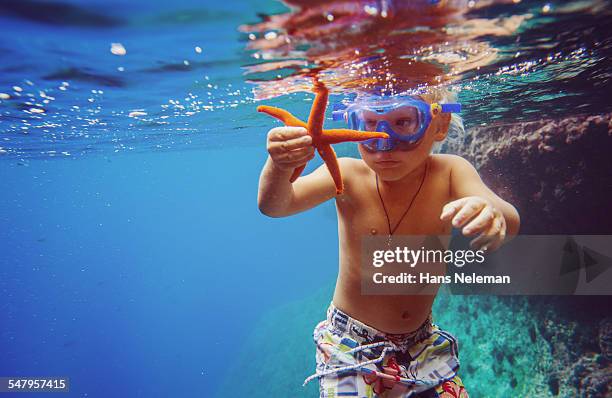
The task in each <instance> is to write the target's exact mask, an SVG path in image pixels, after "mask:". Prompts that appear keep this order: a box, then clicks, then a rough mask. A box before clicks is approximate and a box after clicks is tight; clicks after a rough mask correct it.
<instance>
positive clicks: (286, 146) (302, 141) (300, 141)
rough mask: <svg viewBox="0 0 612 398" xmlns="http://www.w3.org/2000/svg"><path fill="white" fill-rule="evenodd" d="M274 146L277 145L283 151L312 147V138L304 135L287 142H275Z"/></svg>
mask: <svg viewBox="0 0 612 398" xmlns="http://www.w3.org/2000/svg"><path fill="white" fill-rule="evenodd" d="M276 144H278V145H279V146H280V147H281V148H282V149H283V150H284V151H291V150H294V149H300V148H304V147H312V137H311V136H309V135H304V136H301V137H298V138H292V139H290V140H287V141H283V142H277V143H276Z"/></svg>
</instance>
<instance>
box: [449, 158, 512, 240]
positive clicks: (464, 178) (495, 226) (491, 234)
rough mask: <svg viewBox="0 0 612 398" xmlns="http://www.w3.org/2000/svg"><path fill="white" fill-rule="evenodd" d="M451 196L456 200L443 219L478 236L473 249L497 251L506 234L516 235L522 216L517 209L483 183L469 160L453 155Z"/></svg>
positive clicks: (471, 234)
mask: <svg viewBox="0 0 612 398" xmlns="http://www.w3.org/2000/svg"><path fill="white" fill-rule="evenodd" d="M449 158H450V159H451V173H450V193H451V196H452V198H453V199H454V200H453V201H452V202H450V203H447V204H446V205H445V206H444V208H443V209H442V214H441V215H440V219H442V220H446V221H450V220H452V224H453V226H454V227H455V228H462V233H463V235H465V236H477V237H476V238H475V239H473V240H472V242H471V244H472V246H473V247H476V248H482V249H485V250H495V249H497V248H498V247H499V246H501V244H502V243H503V241H504V239H505V238H506V235H516V234H517V233H518V230H519V225H520V217H519V214H518V212H517V211H516V209H515V208H514V206H512V205H511V204H510V203H508V202H506V201H505V200H503V199H502V198H500V197H499V196H497V195H496V194H495V192H493V191H491V190H490V189H489V187H487V186H486V185H485V184H484V182H482V180H481V178H480V176H479V175H478V172H477V171H476V169H475V168H474V166H472V165H471V164H470V163H469V162H468V161H467V160H465V159H463V158H462V157H459V156H450V157H449Z"/></svg>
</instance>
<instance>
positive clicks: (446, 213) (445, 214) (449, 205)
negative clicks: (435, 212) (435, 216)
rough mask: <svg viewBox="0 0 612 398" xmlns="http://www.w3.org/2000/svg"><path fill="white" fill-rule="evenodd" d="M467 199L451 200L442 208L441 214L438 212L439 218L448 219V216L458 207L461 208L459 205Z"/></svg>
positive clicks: (452, 214) (453, 213)
mask: <svg viewBox="0 0 612 398" xmlns="http://www.w3.org/2000/svg"><path fill="white" fill-rule="evenodd" d="M468 200H469V198H461V199H457V200H453V201H452V202H449V203H447V204H446V205H445V206H444V207H443V208H442V214H440V220H445V221H446V220H450V218H451V217H452V216H454V215H455V213H456V212H457V211H458V210H459V209H461V207H463V205H464V204H465V202H467V201H468Z"/></svg>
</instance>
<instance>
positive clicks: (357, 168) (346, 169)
mask: <svg viewBox="0 0 612 398" xmlns="http://www.w3.org/2000/svg"><path fill="white" fill-rule="evenodd" d="M338 165H339V166H340V171H341V172H342V173H343V175H344V174H346V175H347V176H349V175H353V174H367V173H369V172H371V171H372V170H371V169H370V168H369V167H368V165H367V164H366V162H364V161H363V159H356V158H350V157H341V158H338Z"/></svg>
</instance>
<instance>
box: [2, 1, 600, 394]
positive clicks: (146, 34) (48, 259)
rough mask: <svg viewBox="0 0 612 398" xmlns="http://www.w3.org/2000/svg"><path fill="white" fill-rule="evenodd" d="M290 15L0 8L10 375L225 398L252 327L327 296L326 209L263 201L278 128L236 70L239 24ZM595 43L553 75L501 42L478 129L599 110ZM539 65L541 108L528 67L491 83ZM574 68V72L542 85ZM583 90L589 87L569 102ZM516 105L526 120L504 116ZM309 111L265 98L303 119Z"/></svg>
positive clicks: (94, 5)
mask: <svg viewBox="0 0 612 398" xmlns="http://www.w3.org/2000/svg"><path fill="white" fill-rule="evenodd" d="M524 3H528V4H527V5H522V6H523V7H526V8H525V10H523V11H525V12H527V11H530V10H532V9H541V8H542V7H543V4H545V3H546V2H524ZM287 10H288V8H287V7H286V6H285V5H283V4H282V3H280V2H276V1H272V0H257V1H246V0H240V1H231V2H210V1H202V0H198V1H196V0H179V1H172V2H168V1H159V0H155V1H144V0H138V1H129V2H127V1H124V2H120V1H102V0H95V1H76V0H70V1H66V0H64V1H62V2H60V1H57V2H42V1H34V0H28V1H18V0H15V1H4V2H1V3H0V26H2V32H3V34H2V35H0V93H4V94H5V97H1V96H0V181H1V200H0V225H1V228H0V295H1V296H2V299H1V300H0V376H67V377H69V378H70V381H71V392H70V394H68V395H66V394H64V395H62V396H74V397H77V396H78V397H109V396H112V397H168V396H177V397H196V396H197V397H213V396H220V397H226V396H231V395H227V393H226V392H223V391H218V388H219V385H220V381H221V380H224V377H226V376H227V370H228V369H229V368H230V367H232V366H233V365H234V362H235V361H236V359H237V358H238V356H239V354H240V352H241V351H242V349H243V348H244V347H243V346H244V344H245V341H247V338H248V336H249V335H250V334H251V333H252V332H253V328H254V326H253V325H255V324H256V322H257V321H258V320H259V319H260V318H261V317H262V316H263V315H264V314H266V313H267V312H269V311H271V310H273V309H274V308H276V307H278V306H280V305H282V304H284V303H288V302H292V301H294V300H300V299H303V298H305V297H310V295H311V294H312V292H313V291H318V290H319V289H320V288H321V287H326V286H329V285H330V283H333V281H334V280H335V277H336V273H337V256H338V253H337V243H338V242H337V230H336V228H337V226H336V219H335V209H334V205H333V203H331V202H330V203H326V204H324V205H322V206H320V207H318V208H316V209H313V210H311V211H309V212H307V213H305V214H301V215H297V216H294V217H291V218H288V219H271V218H267V217H264V216H262V215H261V214H260V213H259V211H258V209H257V204H256V203H257V202H256V197H257V183H258V177H259V171H260V169H261V167H262V165H263V163H264V161H265V159H266V156H267V153H266V151H265V134H266V132H267V130H268V129H269V128H270V127H271V126H272V125H273V123H272V122H271V120H270V119H267V118H265V117H262V116H261V115H258V114H257V113H256V112H255V111H254V108H255V106H256V101H255V99H254V95H253V94H252V92H251V90H252V88H253V84H252V83H249V82H246V81H245V80H246V79H247V77H249V76H245V71H244V69H243V67H244V66H245V65H248V64H251V63H253V62H255V61H254V59H253V53H252V52H249V51H245V43H246V42H247V41H248V40H249V39H248V38H247V34H246V33H244V32H240V31H239V30H238V26H240V25H243V24H250V23H256V22H258V21H259V20H260V18H259V16H258V15H259V14H260V13H264V14H266V15H275V14H278V13H282V12H287ZM507 11H508V10H507V9H506V8H503V7H502V9H499V10H497V9H495V8H491V9H489V11H487V12H496V13H498V14H499V15H502V14H503V13H504V12H507ZM564 15H565V14H564ZM564 15H561V16H557V17H556V18H557V19H558V21H561V20H562V19H563V18H569V17H566V16H564ZM586 15H587V14H585V15H583V18H587V17H586ZM478 16H480V15H478ZM542 18H543V19H537V20H534V22H533V25H532V26H533V27H535V28H534V29H535V30H533V31H530V32H531V33H532V36H529V37H530V38H531V39H532V40H533V42H539V41H538V40H539V36H538V35H552V36H554V34H553V33H548V32H546V31H545V29H544V28H542V29H541V30H537V29H536V28H538V27H539V26H549V25H546V24H545V23H544V22H545V21H546V18H549V19H550V18H552V17H542ZM597 20H598V21H599V19H597ZM536 22H537V23H536ZM549 22H550V21H549ZM552 22H554V20H553V21H552ZM538 23H542V24H541V25H538ZM560 23H561V24H562V22H560ZM585 23H586V22H585ZM598 27H599V28H601V25H594V29H595V28H598ZM555 29H558V25H555ZM601 29H603V28H601ZM557 33H558V32H557ZM592 33H593V32H592ZM559 34H560V33H559ZM601 35H603V33H601V32H600V36H601ZM587 36H588V35H587ZM587 36H585V37H587ZM593 36H594V37H595V36H596V37H595V38H594V39H592V40H591V39H589V40H590V41H589V40H586V41H585V42H584V43H582V42H576V43H574V42H572V45H570V46H568V47H567V48H565V47H564V48H562V49H561V50H563V51H561V52H562V56H559V57H557V58H554V59H553V60H551V61H550V62H549V63H546V62H535V61H536V60H538V59H540V58H541V57H542V55H543V54H544V53H540V52H538V51H539V50H538V48H537V46H535V45H531V44H532V43H530V44H526V45H525V46H526V48H521V49H520V52H521V54H522V55H516V57H515V55H514V54H515V53H516V50H517V48H514V47H513V46H512V41H511V39H509V38H506V39H500V38H495V37H491V38H490V43H493V44H494V45H495V46H497V47H499V48H500V49H502V53H503V54H506V55H508V57H501V60H500V61H499V62H498V63H497V64H495V65H494V66H491V67H487V68H484V69H483V70H482V72H481V73H482V75H483V76H487V77H486V78H483V79H476V80H474V76H475V75H474V74H470V73H467V74H466V76H465V78H464V80H461V81H460V86H461V87H462V88H463V91H462V93H461V96H462V98H463V101H464V103H465V104H466V106H467V107H468V108H470V107H471V109H472V110H473V112H472V113H471V116H470V114H468V115H467V116H466V121H467V122H468V123H471V124H473V125H476V124H481V123H483V122H485V121H487V120H488V119H487V118H483V114H486V113H491V114H492V115H493V116H492V119H493V120H502V121H513V120H515V119H525V118H529V117H536V118H537V117H540V116H541V115H543V114H544V113H546V112H547V114H554V115H557V116H558V115H564V114H568V113H572V112H600V111H602V109H607V103H605V104H602V103H601V102H600V101H599V102H598V101H597V100H595V98H596V97H597V90H596V89H601V90H604V89H606V88H607V87H609V72H607V71H604V69H605V68H604V66H605V65H606V64H605V59H606V58H605V56H604V55H605V54H607V53H606V51H607V50H608V47H607V46H608V44H609V43H608V42H607V41H606V42H603V41H597V37H599V36H597V31H595V33H593ZM513 37H514V38H516V36H513ZM587 38H588V37H587ZM595 42H597V43H596V44H597V46H599V47H597V46H596V45H595V44H594V43H595ZM112 43H121V45H122V46H123V48H124V49H125V51H126V54H125V55H123V56H122V55H115V54H113V53H112V52H111V48H112ZM564 43H565V42H564ZM115 48H118V47H117V46H116V47H115ZM198 48H200V49H201V52H200V51H199V50H198ZM581 48H584V49H583V50H582V51H581V50H580V49H581ZM509 54H512V55H511V56H510V55H509ZM526 54H527V55H526ZM289 57H290V56H289ZM512 57H514V58H512ZM515 58H516V60H513V59H515ZM529 60H534V65H535V66H534V69H535V71H534V74H533V75H530V76H531V78H532V79H533V81H534V82H541V83H538V85H537V87H536V86H533V87H532V88H533V90H534V91H533V93H531V95H529V93H527V94H526V93H525V92H524V91H521V90H523V88H524V86H521V84H524V79H523V80H520V79H518V78H516V80H513V79H515V76H517V74H516V73H515V74H510V75H509V76H507V77H504V76H503V75H502V76H501V77H500V75H499V74H497V72H498V70H500V68H504V67H505V66H506V65H507V64H513V65H515V64H516V65H518V64H519V63H520V62H519V61H526V62H527V61H529ZM556 61H558V63H556ZM572 62H573V63H574V64H572ZM568 65H570V66H571V65H574V66H575V69H571V68H569V71H570V72H571V71H573V72H574V74H573V75H572V74H571V73H570V72H568V75H567V76H565V77H563V79H556V78H555V79H549V80H548V83H549V84H548V85H547V84H546V82H544V81H545V80H546V79H545V78H544V77H542V75H546V74H549V73H551V71H554V69H555V68H559V67H564V68H568ZM523 67H524V65H523ZM519 69H520V66H519ZM473 73H476V72H473ZM589 73H590V74H589ZM476 76H478V73H476ZM266 78H270V76H267V77H266ZM502 79H503V80H502ZM576 79H583V80H582V81H584V82H587V83H588V84H592V86H588V87H586V88H585V86H584V85H583V86H579V87H574V86H572V87H574V89H575V90H574V91H571V90H566V88H567V87H569V86H567V84H572V81H574V82H575V80H576ZM551 81H553V83H554V84H550V82H551ZM589 82H590V83H589ZM587 83H585V84H587ZM504 84H505V85H506V86H503V85H504ZM534 84H535V83H534ZM500 85H501V88H499V87H500ZM564 85H565V86H564ZM538 90H539V91H538ZM504 92H507V93H506V94H504ZM517 95H523V96H524V97H521V98H523V99H524V101H525V103H526V104H527V105H525V106H524V107H521V108H520V109H521V110H526V112H519V115H520V116H519V117H516V118H514V117H512V118H510V117H509V115H510V114H511V110H510V108H511V105H512V104H513V103H514V102H513V101H515V100H516V96H517ZM579 95H580V100H578V99H576V97H578V96H579ZM585 95H586V96H585ZM6 96H8V97H6ZM310 98H311V95H310V94H305V93H298V94H294V95H291V96H283V97H279V98H274V99H273V100H271V101H270V103H273V104H280V105H283V106H287V107H290V108H291V109H292V111H295V113H296V114H299V115H302V116H305V115H306V114H307V112H308V108H309V99H310ZM483 98H485V99H486V101H482V99H483ZM548 101H552V102H548ZM555 101H556V102H555ZM577 101H579V102H580V104H581V105H582V107H580V106H578V107H576V106H575V105H576V102H577ZM518 106H519V107H520V106H521V104H518ZM530 115H533V116H530ZM348 148H349V149H347V151H350V147H348ZM319 164H320V160H318V159H317V160H315V161H313V162H311V164H309V166H308V169H307V171H308V170H312V169H313V168H315V167H317V166H318V165H319ZM313 326H314V325H313ZM304 344H311V342H310V341H304ZM264 355H265V354H264ZM244 371H245V372H257V363H252V364H245V369H244ZM304 376H307V375H304ZM296 388H299V386H296ZM29 395H31V394H22V395H19V396H23V397H27V396H29ZM32 396H34V395H32Z"/></svg>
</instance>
